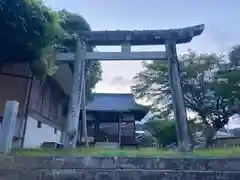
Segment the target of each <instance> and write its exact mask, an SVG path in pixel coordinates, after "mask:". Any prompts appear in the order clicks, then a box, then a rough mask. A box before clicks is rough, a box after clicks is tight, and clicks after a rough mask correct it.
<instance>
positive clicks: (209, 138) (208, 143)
mask: <svg viewBox="0 0 240 180" xmlns="http://www.w3.org/2000/svg"><path fill="white" fill-rule="evenodd" d="M215 135H216V130H215V129H214V128H212V127H206V129H205V148H212V147H213V138H214V136H215Z"/></svg>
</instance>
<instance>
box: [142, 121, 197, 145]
mask: <svg viewBox="0 0 240 180" xmlns="http://www.w3.org/2000/svg"><path fill="white" fill-rule="evenodd" d="M188 123H189V126H190V131H191V132H195V131H196V129H197V128H199V125H198V124H196V123H195V121H194V119H193V120H190V121H189V122H188ZM144 128H145V129H146V130H148V131H149V132H150V133H151V134H152V136H153V137H155V138H156V140H157V141H158V144H159V145H160V146H162V147H166V146H168V145H171V144H177V132H176V121H175V120H171V119H153V120H151V121H148V122H146V123H145V124H144Z"/></svg>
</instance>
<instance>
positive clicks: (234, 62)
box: [132, 46, 240, 138]
mask: <svg viewBox="0 0 240 180" xmlns="http://www.w3.org/2000/svg"><path fill="white" fill-rule="evenodd" d="M239 53H240V48H239V46H236V47H234V48H233V49H232V51H231V52H230V53H229V58H228V59H229V60H228V61H226V60H225V59H224V58H223V56H217V55H216V54H206V53H202V54H196V53H195V52H192V51H189V53H187V54H184V55H181V56H180V57H179V59H180V79H181V84H182V90H183V95H184V102H185V105H186V108H187V109H188V110H191V111H192V112H194V113H196V114H197V115H198V116H199V117H200V118H201V120H202V122H203V124H204V125H205V126H206V127H208V128H210V129H214V131H216V130H218V129H220V128H223V127H224V125H225V124H227V123H228V120H229V117H231V116H232V115H233V114H235V113H237V112H238V109H239V98H240V96H239V95H240V94H239V93H240V89H239V84H240V80H239V78H238V77H239V76H240V74H239V73H240V70H239V69H238V68H237V67H238V63H239V60H240V58H239V55H240V54H239ZM143 67H144V70H143V71H141V72H140V73H139V74H137V76H136V77H135V80H136V82H137V83H136V85H134V86H133V87H132V90H133V93H134V94H135V95H136V97H137V98H143V97H147V98H148V99H150V100H151V101H152V107H153V110H157V111H160V113H161V114H162V115H164V116H166V115H169V114H171V112H172V99H171V92H170V88H169V82H168V68H167V62H166V61H151V62H148V63H144V64H143ZM213 135H214V132H213V133H212V134H211V138H212V137H213Z"/></svg>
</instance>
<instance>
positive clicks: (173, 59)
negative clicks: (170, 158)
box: [165, 40, 192, 152]
mask: <svg viewBox="0 0 240 180" xmlns="http://www.w3.org/2000/svg"><path fill="white" fill-rule="evenodd" d="M165 46H166V52H167V58H168V75H169V82H170V88H171V92H172V99H173V109H174V115H175V119H176V125H177V126H176V128H177V136H178V147H179V150H180V151H183V152H188V151H191V150H192V143H191V139H190V136H189V127H188V122H187V113H186V108H185V104H184V100H183V93H182V87H181V81H180V75H179V61H178V58H177V52H176V43H175V42H174V41H170V40H169V41H167V42H166V45H165Z"/></svg>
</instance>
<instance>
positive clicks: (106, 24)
mask: <svg viewBox="0 0 240 180" xmlns="http://www.w3.org/2000/svg"><path fill="white" fill-rule="evenodd" d="M44 2H45V3H46V4H47V5H49V6H51V7H52V8H54V9H57V10H59V9H63V8H65V9H67V10H69V11H71V12H74V13H78V14H80V15H82V16H83V17H84V18H85V19H86V20H87V21H88V23H89V24H90V25H91V27H92V29H93V30H110V29H111V30H116V29H119V30H120V29H129V30H134V29H166V28H181V27H186V26H191V25H196V24H202V23H203V24H205V26H206V28H205V31H204V33H203V34H202V35H201V36H198V37H196V38H195V39H193V41H192V42H191V43H188V44H184V45H180V46H178V51H179V53H184V52H186V51H187V50H188V49H193V50H195V51H198V52H216V53H225V52H227V51H228V50H229V48H230V47H231V46H232V45H234V44H237V43H240V21H239V19H240V11H239V7H240V1H237V0H235V1H233V0H232V1H227V0H211V1H209V0H201V1H194V0H181V1H176V0H147V1H146V0H44ZM177 2H178V3H177ZM180 2H181V3H180ZM169 12H170V13H169ZM133 49H134V50H140V49H143V50H163V47H158V46H156V47H141V48H140V47H135V48H133ZM99 50H102V51H119V48H118V47H112V48H111V47H104V48H103V47H100V48H99ZM141 68H142V67H141V62H131V61H129V62H104V63H103V70H104V73H103V81H102V82H100V83H99V84H98V85H97V87H96V91H101V92H129V91H130V86H131V84H132V77H133V76H134V75H135V74H136V73H137V72H139V71H140V70H141Z"/></svg>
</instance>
